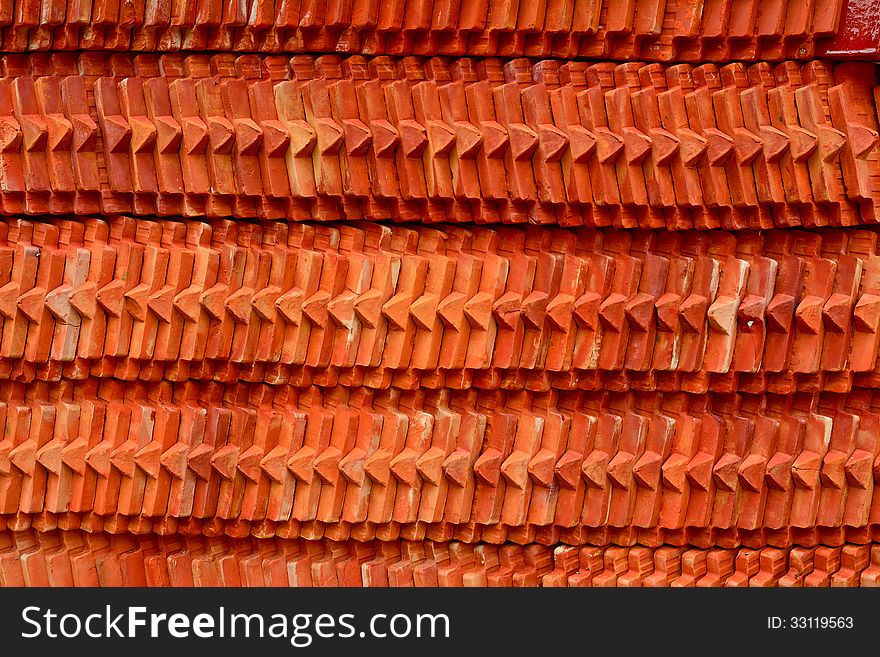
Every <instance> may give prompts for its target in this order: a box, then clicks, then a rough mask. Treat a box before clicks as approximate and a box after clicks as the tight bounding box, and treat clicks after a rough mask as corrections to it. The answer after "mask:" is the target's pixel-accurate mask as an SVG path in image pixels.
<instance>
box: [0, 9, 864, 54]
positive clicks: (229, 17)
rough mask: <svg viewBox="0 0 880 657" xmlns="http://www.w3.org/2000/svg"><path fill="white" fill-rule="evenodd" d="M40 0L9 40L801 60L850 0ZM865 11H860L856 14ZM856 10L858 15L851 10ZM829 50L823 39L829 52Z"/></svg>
mask: <svg viewBox="0 0 880 657" xmlns="http://www.w3.org/2000/svg"><path fill="white" fill-rule="evenodd" d="M733 4H734V3H731V1H730V0H706V1H705V2H699V3H690V2H680V1H676V0H639V1H635V2H634V1H632V0H630V1H629V2H619V1H615V0H604V1H592V0H591V1H590V2H586V1H580V2H559V1H558V0H482V1H480V2H469V3H461V2H460V1H459V0H431V1H430V2H425V1H423V0H419V1H415V0H390V1H387V2H381V3H377V2H374V1H372V0H350V1H348V2H343V1H342V0H327V1H325V2H317V1H315V0H305V1H303V2H299V0H297V1H296V2H289V1H283V0H235V1H232V0H210V1H207V2H205V1H202V2H196V1H195V0H168V1H166V2H159V3H157V2H146V1H145V0H126V2H125V3H122V2H121V1H120V0H60V1H59V0H34V1H33V2H27V3H24V2H19V3H17V4H16V5H15V9H13V3H12V2H11V1H10V2H8V3H4V5H3V7H2V8H0V29H2V35H3V43H2V46H3V50H6V51H33V50H51V49H54V50H78V49H95V50H102V49H107V50H114V49H115V50H141V51H144V50H162V51H168V50H227V51H253V50H261V51H264V52H265V51H267V52H279V51H293V52H350V53H368V54H389V55H405V54H423V55H436V54H442V55H464V54H469V55H476V56H489V55H498V56H502V57H515V56H519V55H523V54H525V55H528V56H532V57H545V56H553V57H593V58H602V59H635V58H643V59H650V60H653V61H668V60H672V59H675V60H678V61H724V60H730V59H737V60H745V59H763V60H778V59H782V58H792V57H797V58H801V59H805V58H809V57H813V56H814V55H815V54H816V46H817V42H821V41H823V40H824V41H825V42H827V41H828V39H827V38H826V39H823V37H829V36H831V35H833V34H834V33H836V32H837V31H838V30H841V29H842V28H843V26H841V25H840V18H841V8H842V5H843V4H844V3H843V2H842V0H825V1H823V2H818V3H810V2H806V3H805V2H796V1H789V0H772V1H769V2H768V1H767V0H764V1H763V2H758V0H737V1H736V2H735V5H736V10H735V11H732V5H733ZM854 19H858V16H855V17H854ZM851 20H853V19H851ZM822 50H823V49H821V48H820V52H822Z"/></svg>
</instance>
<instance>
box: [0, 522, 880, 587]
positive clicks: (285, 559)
mask: <svg viewBox="0 0 880 657" xmlns="http://www.w3.org/2000/svg"><path fill="white" fill-rule="evenodd" d="M0 586H41V587H46V586H105V587H113V586H116V587H118V586H189V587H191V586H280V587H287V586H297V587H302V586H307V587H311V586H345V587H361V586H364V587H386V586H394V587H401V586H433V587H437V586H442V587H461V586H466V587H486V586H490V587H535V586H545V587H560V586H562V587H565V586H568V587H667V586H671V587H720V586H724V587H784V588H787V587H829V586H830V587H858V586H865V587H877V586H880V545H878V544H868V545H855V544H847V545H845V546H843V547H826V546H819V547H811V548H790V549H778V548H764V549H761V550H752V549H748V548H743V549H739V550H732V549H713V550H701V549H688V548H687V547H672V546H663V547H659V548H648V547H631V548H629V547H607V548H604V547H602V548H597V547H588V548H576V547H568V546H560V547H557V548H555V549H553V548H551V547H546V546H543V545H528V546H519V545H503V546H497V545H487V544H482V543H481V544H477V545H469V544H465V543H457V542H452V543H436V542H432V541H423V542H409V541H387V542H383V541H375V542H358V541H326V540H321V541H302V540H224V539H207V540H201V539H182V538H180V537H133V536H105V535H100V534H99V535H92V534H83V533H82V532H77V531H68V532H50V533H45V534H37V533H31V532H15V533H13V532H6V533H2V534H0Z"/></svg>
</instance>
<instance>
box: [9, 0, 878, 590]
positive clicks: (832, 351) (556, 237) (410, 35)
mask: <svg viewBox="0 0 880 657" xmlns="http://www.w3.org/2000/svg"><path fill="white" fill-rule="evenodd" d="M858 4H859V3H852V4H851V5H849V4H848V3H846V2H845V1H844V0H837V1H831V2H816V3H804V2H794V1H791V2H789V1H788V0H761V2H758V1H757V0H744V1H743V2H731V0H705V1H704V2H685V1H682V0H627V1H626V2H618V1H616V0H615V1H611V0H605V1H598V0H571V1H564V0H480V1H475V2H458V1H457V0H433V1H427V2H426V1H422V0H418V1H416V0H388V1H387V2H381V3H377V2H375V1H373V0H352V1H346V2H342V1H341V0H328V1H326V2H325V1H320V2H319V1H317V0H303V1H302V2H294V1H288V0H275V1H274V2H273V0H246V1H238V0H235V1H234V0H172V1H169V2H161V3H154V2H145V0H135V1H134V2H132V1H125V2H121V1H120V0H66V1H65V0H16V2H14V3H13V2H10V3H5V4H3V6H2V8H0V40H2V46H0V50H2V51H3V52H4V53H5V54H3V55H0V215H2V216H0V391H2V392H0V427H2V432H0V585H32V586H47V585H49V586H71V585H77V586H90V585H103V586H121V585H135V586H137V585H140V586H143V585H150V586H181V585H190V586H191V585H201V586H218V585H223V586H255V585H271V586H291V585H293V586H308V585H315V586H319V585H334V586H335V585H345V586H411V585H428V586H540V585H543V586H877V585H880V359H878V347H880V244H878V231H877V230H876V229H875V227H874V225H875V224H878V223H880V138H878V120H880V119H878V104H880V82H878V76H877V69H876V65H875V64H874V63H872V62H871V61H869V60H870V59H871V58H872V57H876V56H877V49H876V46H877V43H876V42H874V43H873V46H874V49H873V50H872V49H871V48H870V47H867V48H866V47H864V44H863V42H862V41H860V40H859V39H860V38H862V39H863V35H860V33H859V31H858V29H856V27H854V25H857V24H858V22H859V20H860V16H859V15H858ZM853 44H856V45H853ZM859 44H861V45H859ZM327 52H335V53H338V54H332V55H329V54H321V53H327ZM856 58H861V61H855V59H856ZM875 493H876V497H875Z"/></svg>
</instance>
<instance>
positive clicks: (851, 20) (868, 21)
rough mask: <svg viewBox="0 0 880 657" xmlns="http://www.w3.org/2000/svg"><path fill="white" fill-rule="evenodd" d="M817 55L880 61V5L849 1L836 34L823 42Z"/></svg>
mask: <svg viewBox="0 0 880 657" xmlns="http://www.w3.org/2000/svg"><path fill="white" fill-rule="evenodd" d="M817 55H818V56H820V57H832V58H840V59H867V60H876V59H878V58H880V3H877V2H876V0H845V2H844V4H843V10H842V11H841V13H840V24H839V26H838V28H837V32H836V34H835V35H834V36H833V37H830V38H827V39H822V40H820V41H819V47H818V50H817Z"/></svg>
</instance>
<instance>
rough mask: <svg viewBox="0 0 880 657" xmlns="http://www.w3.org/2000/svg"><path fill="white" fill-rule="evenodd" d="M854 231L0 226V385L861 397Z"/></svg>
mask: <svg viewBox="0 0 880 657" xmlns="http://www.w3.org/2000/svg"><path fill="white" fill-rule="evenodd" d="M878 329H880V256H878V255H877V233H876V232H874V231H869V230H850V231H844V230H839V229H838V230H832V229H828V230H824V229H823V230H818V231H813V232H805V231H793V230H787V231H786V230H774V231H769V232H763V233H756V232H739V233H727V232H722V231H711V232H693V231H691V232H667V231H661V232H651V231H601V230H596V229H590V230H579V231H570V230H564V229H545V228H537V227H532V228H528V229H520V228H501V229H499V230H490V229H487V228H473V229H471V230H467V229H464V228H457V227H451V228H446V229H444V230H437V229H434V228H424V227H413V228H404V227H393V228H389V227H386V226H381V225H378V224H371V223H350V224H342V225H339V226H334V225H329V224H319V225H317V226H312V225H308V224H302V223H300V224H287V223H280V222H272V223H260V224H247V223H241V222H233V221H225V222H214V223H213V224H207V223H200V222H194V221H191V222H175V221H155V220H135V219H131V218H126V217H120V218H114V219H111V220H108V221H107V222H105V221H101V220H96V219H79V220H75V221H74V220H56V221H48V222H40V221H34V222H31V221H25V220H17V219H8V220H5V221H2V222H0V377H3V378H6V379H12V380H19V381H29V380H35V379H40V380H59V379H60V378H62V377H64V378H71V379H85V378H87V377H89V376H97V377H116V378H120V379H125V380H136V379H138V378H140V379H141V380H161V379H166V380H177V381H182V380H186V379H188V378H193V379H200V380H205V379H208V380H210V379H215V380H219V381H228V382H232V381H238V380H248V381H265V382H269V383H273V384H279V383H290V384H293V385H299V386H305V385H312V384H315V385H321V386H325V387H326V386H334V385H337V384H342V385H346V386H359V385H364V386H367V387H370V388H387V387H388V386H390V385H393V386H395V387H399V388H406V389H415V388H418V387H420V386H421V387H424V388H432V389H438V388H443V387H448V388H457V389H465V388H468V387H478V388H482V389H494V388H506V389H518V388H528V389H532V390H548V389H550V388H551V387H553V388H558V389H591V390H626V389H640V390H655V389H658V390H665V391H674V390H685V391H688V392H703V391H706V390H710V389H711V390H715V391H718V392H731V391H738V390H740V391H746V392H760V391H763V390H769V391H771V392H791V391H794V390H804V391H817V390H828V391H835V392H845V391H847V390H850V389H851V388H852V387H853V386H854V385H855V386H871V385H876V384H877V382H878V380H880V378H878V374H880V370H878V367H880V366H878V361H877V355H878V341H880V332H878Z"/></svg>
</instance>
